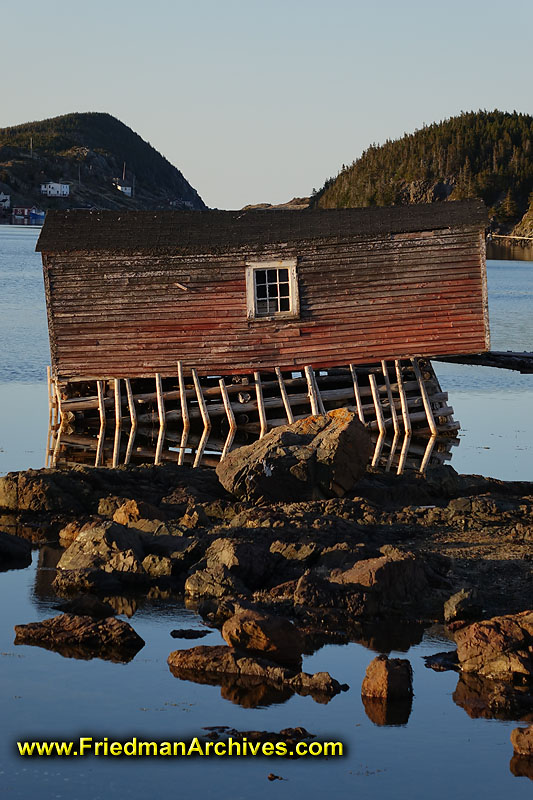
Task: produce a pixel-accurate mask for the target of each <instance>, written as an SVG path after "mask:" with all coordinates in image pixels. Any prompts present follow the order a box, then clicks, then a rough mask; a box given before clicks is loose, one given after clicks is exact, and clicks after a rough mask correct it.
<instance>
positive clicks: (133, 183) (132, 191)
mask: <svg viewBox="0 0 533 800" xmlns="http://www.w3.org/2000/svg"><path fill="white" fill-rule="evenodd" d="M131 196H132V197H135V173H133V182H132V186H131Z"/></svg>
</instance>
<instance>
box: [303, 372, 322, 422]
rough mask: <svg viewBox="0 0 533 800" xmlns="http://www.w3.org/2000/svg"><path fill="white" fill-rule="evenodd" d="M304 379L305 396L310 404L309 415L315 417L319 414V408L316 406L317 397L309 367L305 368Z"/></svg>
mask: <svg viewBox="0 0 533 800" xmlns="http://www.w3.org/2000/svg"><path fill="white" fill-rule="evenodd" d="M304 371H305V377H306V379H307V396H308V397H309V401H310V403H311V414H313V416H316V415H317V414H320V406H319V404H318V395H317V392H316V388H315V386H316V384H315V376H314V373H313V370H312V368H311V367H310V366H307V367H305V370H304Z"/></svg>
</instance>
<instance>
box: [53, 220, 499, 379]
mask: <svg viewBox="0 0 533 800" xmlns="http://www.w3.org/2000/svg"><path fill="white" fill-rule="evenodd" d="M292 257H296V258H297V259H298V266H297V271H298V283H299V291H300V306H301V314H300V319H298V320H292V321H281V320H280V321H266V320H248V319H247V316H246V287H245V264H246V261H247V260H250V259H252V260H253V259H258V258H260V259H268V258H292ZM43 261H44V267H45V284H46V291H47V301H48V311H49V324H50V337H51V350H52V362H53V368H54V372H55V374H56V375H57V376H58V377H59V378H60V379H67V378H69V379H71V378H81V377H111V376H113V377H121V376H128V377H142V376H153V374H154V372H160V373H161V374H162V375H163V376H171V375H175V374H176V362H177V361H178V360H181V361H183V362H184V365H185V367H186V368H190V367H196V368H197V369H198V372H199V374H200V375H210V374H222V375H230V374H236V373H243V372H244V373H245V372H250V371H251V370H252V369H264V370H268V369H273V368H274V367H276V366H280V367H281V368H294V367H300V366H302V365H305V364H312V365H313V366H315V367H330V366H338V365H343V364H347V363H349V362H352V363H356V364H357V363H369V362H375V361H377V360H379V359H382V358H385V359H392V358H402V357H408V356H413V355H424V356H437V355H455V354H463V353H477V352H481V351H484V350H486V349H488V344H489V342H488V319H487V313H486V290H485V284H484V280H485V265H484V236H483V233H481V232H480V230H479V226H471V227H470V228H468V227H467V228H465V227H464V226H463V227H458V228H451V229H446V230H438V231H426V232H421V233H400V234H388V235H380V236H373V237H370V238H369V237H361V236H359V237H351V238H350V237H348V238H345V239H343V240H339V239H336V240H330V241H319V242H316V241H314V242H302V241H299V242H297V243H294V244H287V245H285V246H280V245H275V246H271V247H263V248H261V251H260V253H258V251H257V250H250V249H247V250H243V249H242V248H240V249H239V250H238V251H237V252H225V253H221V254H216V255H215V254H205V255H186V256H185V255H163V254H157V253H156V254H153V253H152V254H142V255H139V254H137V255H128V254H116V253H112V252H98V253H88V252H71V253H64V254H52V253H48V254H45V255H44V256H43ZM178 283H181V284H183V285H185V286H187V288H188V291H186V292H185V291H183V290H182V289H180V288H179V287H178V286H177V285H176V284H178Z"/></svg>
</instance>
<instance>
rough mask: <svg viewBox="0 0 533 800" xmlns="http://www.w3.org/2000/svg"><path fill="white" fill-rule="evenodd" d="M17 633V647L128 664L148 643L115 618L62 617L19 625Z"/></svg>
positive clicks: (70, 656)
mask: <svg viewBox="0 0 533 800" xmlns="http://www.w3.org/2000/svg"><path fill="white" fill-rule="evenodd" d="M15 633H16V637H15V644H28V645H37V646H38V647H44V648H46V649H47V650H53V651H54V652H57V653H60V654H61V655H63V656H65V657H67V658H81V659H91V658H102V659H105V660H106V661H119V662H126V661H131V659H132V658H133V657H134V656H135V655H136V653H138V651H139V650H140V649H141V648H142V647H144V644H145V643H144V640H143V639H141V637H140V636H139V635H138V634H137V633H135V631H134V630H133V628H132V627H131V625H129V624H128V623H127V622H123V621H122V620H119V619H116V618H115V617H107V618H106V619H100V620H98V619H93V617H89V616H78V615H75V614H61V615H60V616H59V617H53V618H52V619H45V620H43V621H42V622H31V623H29V624H28V625H15Z"/></svg>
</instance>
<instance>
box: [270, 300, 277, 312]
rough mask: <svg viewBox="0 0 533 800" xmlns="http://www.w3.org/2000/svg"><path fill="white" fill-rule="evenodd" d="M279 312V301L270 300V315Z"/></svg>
mask: <svg viewBox="0 0 533 800" xmlns="http://www.w3.org/2000/svg"><path fill="white" fill-rule="evenodd" d="M277 311H278V301H277V300H269V301H268V313H269V314H275V313H276V312H277Z"/></svg>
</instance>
